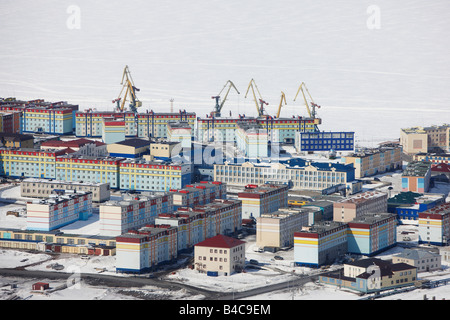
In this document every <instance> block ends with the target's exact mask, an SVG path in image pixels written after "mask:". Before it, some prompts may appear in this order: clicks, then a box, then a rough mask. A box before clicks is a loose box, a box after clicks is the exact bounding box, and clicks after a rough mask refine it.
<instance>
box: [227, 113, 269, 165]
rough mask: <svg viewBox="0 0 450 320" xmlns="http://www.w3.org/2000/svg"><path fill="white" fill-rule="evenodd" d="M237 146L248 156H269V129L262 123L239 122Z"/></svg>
mask: <svg viewBox="0 0 450 320" xmlns="http://www.w3.org/2000/svg"><path fill="white" fill-rule="evenodd" d="M235 138H236V147H237V148H238V149H239V150H240V151H241V152H242V153H243V155H244V156H245V157H248V158H260V157H267V156H268V155H269V140H268V134H267V130H266V129H265V128H263V127H262V125H260V124H257V123H249V122H244V121H241V122H238V123H237V128H236V137H235Z"/></svg>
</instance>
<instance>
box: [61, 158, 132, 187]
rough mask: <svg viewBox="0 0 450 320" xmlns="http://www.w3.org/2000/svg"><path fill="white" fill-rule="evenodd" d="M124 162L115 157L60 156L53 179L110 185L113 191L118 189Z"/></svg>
mask: <svg viewBox="0 0 450 320" xmlns="http://www.w3.org/2000/svg"><path fill="white" fill-rule="evenodd" d="M123 160H125V159H124V158H114V157H87V156H80V155H66V156H58V157H56V161H55V162H56V165H55V174H54V175H53V177H52V178H55V179H57V180H64V181H74V182H75V181H83V182H93V183H109V185H110V187H111V188H112V189H118V188H120V179H119V164H120V163H121V162H122V161H123Z"/></svg>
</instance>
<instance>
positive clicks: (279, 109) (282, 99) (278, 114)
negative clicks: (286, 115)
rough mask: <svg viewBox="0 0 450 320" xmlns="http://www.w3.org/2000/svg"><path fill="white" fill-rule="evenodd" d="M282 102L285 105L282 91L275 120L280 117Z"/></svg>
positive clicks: (284, 96)
mask: <svg viewBox="0 0 450 320" xmlns="http://www.w3.org/2000/svg"><path fill="white" fill-rule="evenodd" d="M283 101H284V104H285V105H286V104H287V103H286V95H285V94H284V92H283V91H281V100H280V105H279V106H278V112H277V119H278V118H279V117H280V112H281V107H282V106H283Z"/></svg>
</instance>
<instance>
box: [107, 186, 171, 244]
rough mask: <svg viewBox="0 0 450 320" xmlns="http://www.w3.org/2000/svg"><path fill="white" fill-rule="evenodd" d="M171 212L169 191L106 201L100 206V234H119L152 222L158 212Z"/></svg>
mask: <svg viewBox="0 0 450 320" xmlns="http://www.w3.org/2000/svg"><path fill="white" fill-rule="evenodd" d="M171 212H173V205H172V195H171V194H169V193H163V194H155V195H148V196H141V195H139V196H137V195H136V196H134V197H132V196H128V197H124V198H123V199H122V200H120V201H108V202H105V203H104V204H102V205H101V206H100V218H99V222H100V234H101V235H108V236H119V235H121V234H123V233H126V232H128V231H129V230H132V229H138V228H141V227H143V226H145V225H146V224H154V222H155V219H156V217H157V216H158V215H159V214H163V213H171Z"/></svg>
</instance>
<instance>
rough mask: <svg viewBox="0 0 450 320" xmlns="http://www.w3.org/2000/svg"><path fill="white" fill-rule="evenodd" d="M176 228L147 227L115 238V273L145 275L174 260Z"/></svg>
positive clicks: (176, 251)
mask: <svg viewBox="0 0 450 320" xmlns="http://www.w3.org/2000/svg"><path fill="white" fill-rule="evenodd" d="M177 235H178V233H177V228H176V227H170V226H162V225H148V226H145V227H142V228H140V229H139V230H133V231H130V232H128V233H125V234H122V235H120V236H118V237H116V272H119V273H145V272H148V271H151V270H153V269H154V268H155V267H157V266H158V265H160V264H161V263H164V262H169V261H171V260H173V259H176V258H177V256H178V249H177Z"/></svg>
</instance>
